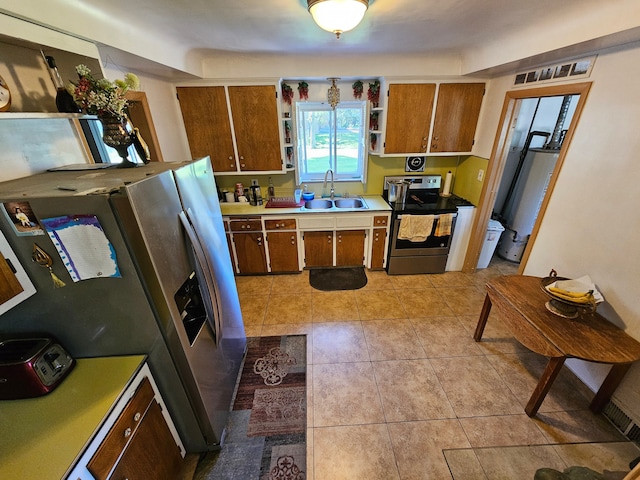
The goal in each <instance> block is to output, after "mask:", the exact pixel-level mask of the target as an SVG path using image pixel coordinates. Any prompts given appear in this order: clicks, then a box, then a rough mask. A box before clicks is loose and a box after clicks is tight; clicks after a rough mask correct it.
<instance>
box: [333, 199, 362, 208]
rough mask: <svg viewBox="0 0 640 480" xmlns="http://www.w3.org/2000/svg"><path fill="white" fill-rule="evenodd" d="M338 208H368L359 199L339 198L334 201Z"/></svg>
mask: <svg viewBox="0 0 640 480" xmlns="http://www.w3.org/2000/svg"><path fill="white" fill-rule="evenodd" d="M333 204H334V205H335V206H336V208H366V207H365V206H364V202H363V201H362V200H361V199H359V198H339V199H337V200H334V201H333Z"/></svg>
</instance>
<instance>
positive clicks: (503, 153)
mask: <svg viewBox="0 0 640 480" xmlns="http://www.w3.org/2000/svg"><path fill="white" fill-rule="evenodd" d="M590 87H591V83H574V84H568V85H557V86H551V87H542V88H533V89H527V90H516V91H509V92H506V94H505V99H504V103H503V107H502V113H501V116H500V121H499V122H498V129H497V132H496V137H495V140H494V144H493V149H492V152H491V157H490V159H489V165H488V167H487V176H486V179H485V183H484V185H483V187H482V192H481V194H480V201H479V205H478V211H477V214H476V216H475V220H474V223H473V227H472V231H471V239H470V242H469V248H468V249H467V254H466V257H465V261H464V265H463V268H462V271H463V272H466V273H473V272H475V271H476V269H477V265H478V260H479V257H480V253H481V250H482V246H483V242H484V239H485V234H486V229H487V224H488V222H489V219H490V218H491V216H492V214H493V211H494V206H495V204H496V199H497V196H498V192H499V190H500V183H501V181H502V178H503V174H504V171H505V166H506V165H507V163H508V162H507V160H508V157H509V153H510V150H511V148H512V144H513V141H514V132H515V131H516V128H515V127H516V124H517V121H518V114H519V113H520V110H521V107H522V102H523V101H524V100H527V99H546V98H550V97H568V96H576V98H577V103H576V104H575V110H574V111H573V115H572V117H571V121H570V122H569V124H568V125H566V124H565V125H564V126H563V130H564V129H566V131H565V132H563V139H562V142H560V143H561V147H560V149H559V150H558V152H557V160H555V166H554V167H553V169H552V173H551V175H550V176H549V177H548V181H547V182H546V184H545V189H544V193H543V197H542V200H541V201H540V202H539V205H536V210H537V212H536V219H535V222H534V224H533V227H532V231H531V233H530V235H529V236H528V238H527V240H528V241H527V242H526V246H523V251H522V252H521V255H520V254H519V257H520V258H519V261H520V266H519V268H518V273H520V274H521V273H522V272H523V270H524V268H525V266H526V263H527V259H528V258H529V253H530V252H531V249H532V247H533V245H534V243H535V238H536V236H537V233H538V229H539V226H540V223H541V221H542V219H543V217H544V212H545V211H546V208H547V204H548V202H549V198H550V197H551V193H552V192H553V188H554V186H555V183H556V180H557V178H558V174H559V172H560V170H561V169H562V164H563V162H564V157H565V155H566V152H567V149H568V148H569V145H570V143H571V139H572V138H573V133H574V131H575V129H576V126H577V124H578V120H579V118H580V114H581V112H582V109H583V108H584V104H585V102H586V99H587V95H588V92H589V89H590Z"/></svg>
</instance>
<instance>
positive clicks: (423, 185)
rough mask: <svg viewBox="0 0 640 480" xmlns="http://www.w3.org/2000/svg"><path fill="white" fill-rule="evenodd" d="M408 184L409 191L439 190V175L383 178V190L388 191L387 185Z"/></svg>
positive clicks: (440, 179) (440, 182)
mask: <svg viewBox="0 0 640 480" xmlns="http://www.w3.org/2000/svg"><path fill="white" fill-rule="evenodd" d="M402 181H404V182H409V183H410V185H409V190H434V189H435V190H440V186H441V185H442V176H441V175H398V176H393V177H384V190H389V183H393V182H402Z"/></svg>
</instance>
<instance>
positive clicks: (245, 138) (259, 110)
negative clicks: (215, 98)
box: [228, 85, 282, 171]
mask: <svg viewBox="0 0 640 480" xmlns="http://www.w3.org/2000/svg"><path fill="white" fill-rule="evenodd" d="M228 88H229V103H230V105H231V116H232V118H233V127H234V131H235V134H236V145H237V147H238V157H239V158H238V160H239V163H240V170H242V171H257V170H258V171H259V170H282V156H281V148H280V130H279V127H278V107H277V103H276V102H277V97H276V87H275V86H274V85H260V86H256V85H251V86H232V87H228Z"/></svg>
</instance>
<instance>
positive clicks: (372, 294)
mask: <svg viewBox="0 0 640 480" xmlns="http://www.w3.org/2000/svg"><path fill="white" fill-rule="evenodd" d="M516 270H517V267H516V266H515V265H513V264H511V263H509V262H505V261H500V260H494V261H492V263H491V264H490V266H489V268H487V269H483V270H480V271H478V272H477V273H475V274H463V273H461V272H447V273H445V274H441V275H400V276H388V275H387V274H386V273H385V272H379V271H367V277H368V283H367V285H366V286H365V287H364V288H362V289H360V290H355V291H341V292H321V291H318V290H315V289H313V288H312V287H310V286H309V274H308V272H303V273H301V274H297V275H276V276H252V277H238V278H237V285H238V291H239V295H240V302H241V306H242V311H243V315H244V319H245V325H246V331H247V336H260V335H262V336H268V335H285V334H303V333H304V334H307V336H308V352H309V353H308V357H309V358H308V364H309V371H308V382H309V383H308V385H309V388H308V406H309V408H308V432H307V433H308V435H307V445H308V447H307V450H308V460H307V470H308V471H307V479H309V480H341V479H345V480H346V479H348V480H378V479H380V480H393V479H402V480H409V479H437V480H446V479H452V478H454V479H455V480H476V479H477V480H480V479H488V480H499V479H505V480H510V479H532V478H533V475H534V473H535V471H536V470H537V469H538V468H541V467H551V468H556V469H559V470H563V469H564V468H566V467H568V466H571V465H582V466H588V467H590V468H593V469H594V470H597V471H600V472H602V471H603V470H604V469H608V470H628V463H629V462H630V461H631V460H633V459H634V458H636V457H637V456H638V455H640V450H639V449H638V447H637V446H636V445H635V444H634V443H632V442H628V441H626V439H625V438H624V437H623V436H622V435H620V434H619V433H618V432H617V431H616V430H615V429H614V428H613V427H612V426H611V425H610V424H609V423H608V422H607V420H606V419H605V418H604V417H603V416H601V415H593V414H592V413H591V412H590V411H589V410H588V405H589V402H590V400H591V398H592V396H593V394H592V393H591V392H590V390H588V388H587V387H585V386H584V385H583V384H582V383H581V382H580V381H579V380H577V378H576V377H575V376H574V375H573V374H572V373H571V372H570V371H568V370H567V369H565V370H564V371H563V372H562V373H561V374H560V376H559V377H558V379H557V380H556V382H555V383H554V385H553V388H552V389H551V392H550V393H549V395H548V396H547V398H546V399H545V401H544V403H543V404H542V407H541V408H540V411H539V413H538V415H537V416H536V418H534V419H531V418H529V417H527V415H526V414H525V413H524V406H525V405H526V402H527V400H528V399H529V396H530V395H531V392H532V391H533V388H534V386H535V385H536V383H537V379H538V377H539V376H540V374H541V373H542V370H543V369H544V366H545V363H546V361H545V358H544V357H541V356H539V355H537V354H534V353H531V352H530V351H528V350H526V349H525V348H524V347H522V346H521V345H520V344H518V342H517V341H516V340H515V339H513V338H512V337H511V336H510V335H509V333H508V331H507V330H506V328H505V327H504V326H503V325H502V324H501V322H500V319H499V318H498V317H497V315H496V314H495V312H492V314H491V316H490V318H489V321H488V324H487V328H486V330H485V334H484V337H483V341H482V342H481V343H476V342H474V341H473V338H472V335H473V331H474V329H475V325H476V322H477V319H478V315H479V314H480V310H481V307H482V303H483V300H484V284H485V283H486V281H487V280H488V279H490V278H492V277H494V276H497V275H503V274H515V273H516Z"/></svg>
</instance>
